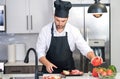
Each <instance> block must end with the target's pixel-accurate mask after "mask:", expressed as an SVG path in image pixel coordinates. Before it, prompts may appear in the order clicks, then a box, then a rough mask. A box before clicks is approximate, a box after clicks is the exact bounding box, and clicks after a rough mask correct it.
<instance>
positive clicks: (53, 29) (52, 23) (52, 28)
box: [51, 23, 54, 37]
mask: <svg viewBox="0 0 120 79" xmlns="http://www.w3.org/2000/svg"><path fill="white" fill-rule="evenodd" d="M53 30H54V23H52V28H51V34H52V37H53Z"/></svg>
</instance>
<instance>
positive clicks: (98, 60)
mask: <svg viewBox="0 0 120 79" xmlns="http://www.w3.org/2000/svg"><path fill="white" fill-rule="evenodd" d="M102 63H103V59H102V58H101V57H99V56H96V57H94V58H92V59H91V64H92V65H93V66H99V65H101V64H102Z"/></svg>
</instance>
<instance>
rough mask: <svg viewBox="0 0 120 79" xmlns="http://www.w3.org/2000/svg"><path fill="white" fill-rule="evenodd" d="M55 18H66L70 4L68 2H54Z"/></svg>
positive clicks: (59, 0) (58, 0) (57, 0)
mask: <svg viewBox="0 0 120 79" xmlns="http://www.w3.org/2000/svg"><path fill="white" fill-rule="evenodd" d="M54 7H55V16H58V17H61V18H67V17H68V14H69V10H70V8H71V7H72V4H71V3H70V2H68V1H61V0H56V1H55V2H54Z"/></svg>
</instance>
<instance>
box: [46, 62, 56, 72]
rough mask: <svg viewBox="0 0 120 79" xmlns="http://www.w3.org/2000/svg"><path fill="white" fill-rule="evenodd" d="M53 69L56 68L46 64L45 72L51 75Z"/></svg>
mask: <svg viewBox="0 0 120 79" xmlns="http://www.w3.org/2000/svg"><path fill="white" fill-rule="evenodd" d="M53 68H57V66H55V65H54V64H52V63H48V64H47V65H46V70H47V71H48V72H49V73H52V72H53V71H54V69H53Z"/></svg>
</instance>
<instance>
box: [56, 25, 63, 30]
mask: <svg viewBox="0 0 120 79" xmlns="http://www.w3.org/2000/svg"><path fill="white" fill-rule="evenodd" d="M56 28H57V29H64V28H65V25H64V26H59V25H56Z"/></svg>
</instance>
